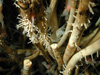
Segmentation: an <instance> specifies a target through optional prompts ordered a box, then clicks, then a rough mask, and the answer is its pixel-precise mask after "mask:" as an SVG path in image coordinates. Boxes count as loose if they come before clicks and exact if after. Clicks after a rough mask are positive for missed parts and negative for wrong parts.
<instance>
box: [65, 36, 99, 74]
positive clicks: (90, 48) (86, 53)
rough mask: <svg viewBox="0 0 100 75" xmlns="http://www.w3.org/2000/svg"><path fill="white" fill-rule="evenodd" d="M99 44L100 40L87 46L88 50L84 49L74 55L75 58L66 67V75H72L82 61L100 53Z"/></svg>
mask: <svg viewBox="0 0 100 75" xmlns="http://www.w3.org/2000/svg"><path fill="white" fill-rule="evenodd" d="M99 44H100V38H99V39H98V40H96V41H95V42H94V43H93V44H91V45H89V46H87V47H86V48H84V49H82V50H81V51H79V52H78V53H76V54H75V55H73V57H72V58H71V59H70V61H69V62H68V64H67V66H66V69H65V71H64V75H71V71H72V70H73V68H74V67H75V65H76V64H77V62H78V61H79V60H80V59H82V58H85V57H86V56H89V55H91V54H93V53H96V52H97V51H100V45H99Z"/></svg>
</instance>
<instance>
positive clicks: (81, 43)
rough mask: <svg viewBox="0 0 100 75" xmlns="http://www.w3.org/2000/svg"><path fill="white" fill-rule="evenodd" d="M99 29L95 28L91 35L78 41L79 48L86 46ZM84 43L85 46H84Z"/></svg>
mask: <svg viewBox="0 0 100 75" xmlns="http://www.w3.org/2000/svg"><path fill="white" fill-rule="evenodd" d="M98 30H99V28H96V29H95V30H94V31H93V32H92V33H91V34H89V35H87V36H85V37H83V38H82V39H81V41H80V44H79V45H80V46H82V47H83V48H84V47H85V46H87V44H88V43H89V42H90V41H91V40H92V38H93V37H94V36H95V35H96V33H97V32H98ZM84 43H85V44H84Z"/></svg>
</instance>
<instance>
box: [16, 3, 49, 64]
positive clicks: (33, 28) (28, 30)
mask: <svg viewBox="0 0 100 75" xmlns="http://www.w3.org/2000/svg"><path fill="white" fill-rule="evenodd" d="M17 3H18V5H19V9H20V13H21V19H20V21H19V22H20V23H19V25H17V28H20V27H22V28H23V34H26V36H27V37H29V40H30V41H31V42H32V43H33V44H35V45H36V46H37V47H38V48H39V49H40V50H41V51H42V53H43V54H44V56H45V58H46V59H47V61H48V62H49V61H50V57H49V56H48V54H47V53H46V52H45V50H44V48H43V45H42V41H44V39H43V40H42V38H43V37H44V36H45V34H42V31H43V32H45V28H44V29H43V27H41V25H40V23H41V22H40V21H39V24H38V25H34V24H33V23H34V22H32V21H34V14H33V12H32V11H31V10H30V9H31V8H29V3H27V2H26V3H23V2H20V1H17ZM34 3H35V2H34ZM34 9H35V8H34ZM41 9H43V5H42V6H41ZM34 12H35V11H34ZM41 13H42V14H43V12H41ZM39 14H40V13H38V14H36V15H39ZM42 14H41V15H40V16H43V15H42ZM19 18H20V17H19ZM36 19H37V18H36ZM43 21H45V20H43ZM39 26H40V27H39ZM41 30H42V31H41ZM36 32H37V33H36ZM39 35H40V36H42V35H44V36H43V37H39ZM45 40H46V41H47V39H45ZM44 43H46V42H44ZM48 52H50V51H48Z"/></svg>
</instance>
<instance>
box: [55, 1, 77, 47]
mask: <svg viewBox="0 0 100 75" xmlns="http://www.w3.org/2000/svg"><path fill="white" fill-rule="evenodd" d="M70 5H71V9H70V15H69V19H68V23H67V26H66V30H65V33H64V34H63V36H62V37H61V40H60V41H59V42H58V45H57V48H60V47H61V46H62V45H63V43H64V42H65V41H66V39H67V37H68V32H69V31H70V30H71V28H72V23H73V21H74V17H73V15H74V14H75V9H76V1H75V0H71V1H70Z"/></svg>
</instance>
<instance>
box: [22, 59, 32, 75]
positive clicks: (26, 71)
mask: <svg viewBox="0 0 100 75" xmlns="http://www.w3.org/2000/svg"><path fill="white" fill-rule="evenodd" d="M31 66H32V62H31V61H30V60H29V59H25V60H24V66H23V72H22V75H30V70H31Z"/></svg>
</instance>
